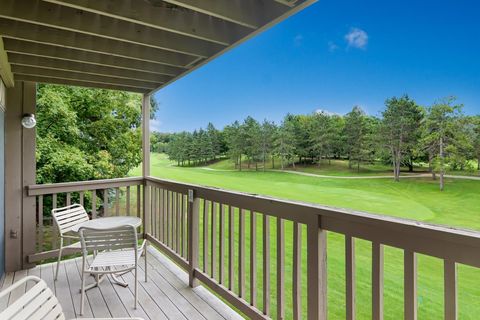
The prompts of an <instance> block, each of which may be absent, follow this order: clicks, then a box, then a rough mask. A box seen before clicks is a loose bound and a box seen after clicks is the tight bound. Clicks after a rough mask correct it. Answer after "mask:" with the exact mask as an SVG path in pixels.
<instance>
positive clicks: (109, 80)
mask: <svg viewBox="0 0 480 320" xmlns="http://www.w3.org/2000/svg"><path fill="white" fill-rule="evenodd" d="M12 72H13V74H14V76H16V75H17V74H24V75H32V76H43V77H50V78H59V79H70V80H80V81H86V82H92V83H106V84H112V85H119V86H125V87H136V88H141V89H151V88H155V84H154V83H152V82H147V81H139V80H130V79H120V78H115V77H110V76H99V75H93V74H86V73H80V72H73V71H65V70H52V69H47V68H41V67H29V66H20V65H12Z"/></svg>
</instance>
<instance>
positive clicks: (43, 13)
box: [0, 0, 225, 57]
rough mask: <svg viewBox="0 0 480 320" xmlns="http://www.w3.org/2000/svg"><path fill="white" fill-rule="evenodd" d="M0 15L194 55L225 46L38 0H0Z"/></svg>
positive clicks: (209, 53)
mask: <svg viewBox="0 0 480 320" xmlns="http://www.w3.org/2000/svg"><path fill="white" fill-rule="evenodd" d="M0 17H3V18H7V19H13V20H17V21H23V22H29V23H35V24H39V25H42V26H47V27H54V28H59V29H62V30H68V31H73V32H80V33H84V34H87V35H93V36H99V37H103V38H107V39H112V40H119V41H124V42H128V43H133V44H137V45H142V46H148V47H152V48H157V49H163V50H168V51H172V52H177V53H183V54H188V55H193V56H197V57H209V56H211V55H213V54H215V53H217V52H218V51H221V50H222V49H223V48H225V46H224V45H219V44H215V43H212V42H207V41H204V40H200V39H196V38H191V37H186V36H183V35H180V34H175V33H171V32H166V31H163V30H159V29H154V28H150V27H146V26H144V25H138V24H135V23H131V22H127V21H123V20H118V19H113V18H110V17H107V16H102V15H98V14H95V13H91V12H86V11H81V10H77V9H73V8H69V7H64V6H59V5H57V4H52V3H47V2H44V1H40V0H2V1H1V2H0Z"/></svg>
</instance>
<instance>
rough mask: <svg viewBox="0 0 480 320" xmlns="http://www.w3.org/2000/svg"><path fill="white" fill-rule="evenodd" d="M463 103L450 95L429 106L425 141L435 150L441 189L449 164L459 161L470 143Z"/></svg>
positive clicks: (441, 188)
mask: <svg viewBox="0 0 480 320" xmlns="http://www.w3.org/2000/svg"><path fill="white" fill-rule="evenodd" d="M462 107H463V106H462V105H460V104H455V98H453V97H450V98H446V99H443V100H441V101H439V102H438V103H435V104H434V105H433V106H431V107H430V108H428V110H427V111H428V113H427V118H426V123H425V132H424V137H423V142H424V143H425V144H426V145H427V146H428V149H429V150H432V151H433V154H434V155H433V163H434V170H435V171H436V172H438V173H439V176H440V190H442V191H443V190H444V187H445V179H444V176H445V172H446V170H447V166H448V165H449V164H452V163H454V162H455V161H458V157H461V156H462V151H461V150H462V148H464V147H465V145H466V144H467V143H468V141H467V139H466V135H465V132H464V130H463V127H462V122H461V119H462V118H463V114H462Z"/></svg>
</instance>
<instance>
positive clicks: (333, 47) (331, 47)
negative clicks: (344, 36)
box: [328, 41, 339, 52]
mask: <svg viewBox="0 0 480 320" xmlns="http://www.w3.org/2000/svg"><path fill="white" fill-rule="evenodd" d="M338 48H339V47H338V46H337V44H336V43H335V42H333V41H329V42H328V51H330V52H335V51H337V49H338Z"/></svg>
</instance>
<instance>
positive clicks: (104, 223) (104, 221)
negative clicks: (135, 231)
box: [71, 217, 142, 232]
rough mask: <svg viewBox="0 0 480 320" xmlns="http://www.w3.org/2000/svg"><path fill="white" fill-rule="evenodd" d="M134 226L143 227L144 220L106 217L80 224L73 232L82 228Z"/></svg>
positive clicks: (74, 227) (73, 228)
mask: <svg viewBox="0 0 480 320" xmlns="http://www.w3.org/2000/svg"><path fill="white" fill-rule="evenodd" d="M127 224H129V225H132V226H134V227H140V226H141V225H142V219H140V218H137V217H106V218H97V219H92V220H88V221H85V222H83V223H79V224H77V225H75V226H73V227H72V229H71V230H72V231H73V232H78V230H80V228H82V227H87V228H95V229H109V228H116V227H120V226H124V225H127Z"/></svg>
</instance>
